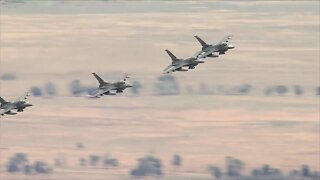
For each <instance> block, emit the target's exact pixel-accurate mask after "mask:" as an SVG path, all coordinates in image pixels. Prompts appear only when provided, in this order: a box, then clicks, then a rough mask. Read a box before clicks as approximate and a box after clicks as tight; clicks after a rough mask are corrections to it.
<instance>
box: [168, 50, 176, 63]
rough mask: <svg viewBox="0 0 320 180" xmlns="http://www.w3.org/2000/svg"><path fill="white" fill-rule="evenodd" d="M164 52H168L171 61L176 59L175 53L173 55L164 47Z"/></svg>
mask: <svg viewBox="0 0 320 180" xmlns="http://www.w3.org/2000/svg"><path fill="white" fill-rule="evenodd" d="M166 52H167V53H168V55H169V56H170V58H171V59H172V61H177V60H178V59H177V57H176V56H175V55H173V54H172V53H171V52H170V51H169V50H168V49H166Z"/></svg>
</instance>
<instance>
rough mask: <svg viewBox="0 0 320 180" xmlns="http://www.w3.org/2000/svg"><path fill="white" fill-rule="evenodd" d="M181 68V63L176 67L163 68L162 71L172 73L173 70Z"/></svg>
mask: <svg viewBox="0 0 320 180" xmlns="http://www.w3.org/2000/svg"><path fill="white" fill-rule="evenodd" d="M182 67H183V64H182V63H181V64H179V65H177V66H173V65H170V66H168V67H167V68H165V69H164V70H163V71H164V72H165V73H171V72H173V71H175V70H177V69H179V68H182Z"/></svg>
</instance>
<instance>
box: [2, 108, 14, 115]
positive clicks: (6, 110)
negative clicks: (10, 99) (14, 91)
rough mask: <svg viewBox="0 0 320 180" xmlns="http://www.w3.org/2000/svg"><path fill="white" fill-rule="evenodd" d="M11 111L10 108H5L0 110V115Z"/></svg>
mask: <svg viewBox="0 0 320 180" xmlns="http://www.w3.org/2000/svg"><path fill="white" fill-rule="evenodd" d="M11 110H12V107H11V106H8V107H6V108H5V109H0V115H4V114H7V113H9V112H10V111H11Z"/></svg>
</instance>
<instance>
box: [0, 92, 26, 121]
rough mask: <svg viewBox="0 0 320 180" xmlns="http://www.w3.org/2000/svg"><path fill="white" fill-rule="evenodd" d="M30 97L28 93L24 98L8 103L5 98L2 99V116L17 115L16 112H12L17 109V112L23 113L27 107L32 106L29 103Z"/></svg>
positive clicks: (0, 107)
mask: <svg viewBox="0 0 320 180" xmlns="http://www.w3.org/2000/svg"><path fill="white" fill-rule="evenodd" d="M28 96H29V93H26V94H25V95H24V96H23V97H21V98H19V99H17V100H15V101H11V102H7V101H5V100H4V99H3V98H1V97H0V103H1V104H0V115H2V116H3V115H5V114H8V115H15V114H17V113H16V112H12V110H14V109H16V110H17V112H23V110H24V109H25V108H26V107H29V106H32V104H30V103H29V102H27V97H28Z"/></svg>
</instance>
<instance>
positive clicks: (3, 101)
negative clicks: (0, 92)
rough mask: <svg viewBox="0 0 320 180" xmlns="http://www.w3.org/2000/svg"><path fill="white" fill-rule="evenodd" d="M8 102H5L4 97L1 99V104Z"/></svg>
mask: <svg viewBox="0 0 320 180" xmlns="http://www.w3.org/2000/svg"><path fill="white" fill-rule="evenodd" d="M7 103H8V102H7V101H5V100H4V99H3V98H2V97H0V104H7Z"/></svg>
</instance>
